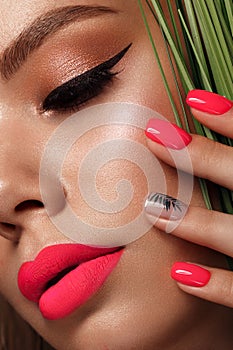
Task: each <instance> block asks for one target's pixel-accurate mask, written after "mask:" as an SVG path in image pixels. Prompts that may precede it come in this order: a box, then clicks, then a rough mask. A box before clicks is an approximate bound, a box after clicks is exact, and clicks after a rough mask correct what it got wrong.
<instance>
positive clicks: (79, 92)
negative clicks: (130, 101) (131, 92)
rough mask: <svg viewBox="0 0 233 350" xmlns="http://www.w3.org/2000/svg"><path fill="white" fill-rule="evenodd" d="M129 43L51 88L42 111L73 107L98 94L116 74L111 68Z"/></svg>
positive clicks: (62, 109) (126, 49) (64, 109)
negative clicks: (107, 58) (106, 58)
mask: <svg viewBox="0 0 233 350" xmlns="http://www.w3.org/2000/svg"><path fill="white" fill-rule="evenodd" d="M131 45H132V44H130V45H128V46H127V47H126V48H124V49H123V50H122V51H120V52H119V53H118V54H117V55H115V56H114V57H112V58H110V59H109V60H107V61H105V62H103V63H101V64H99V65H98V66H96V67H94V68H92V69H90V70H88V71H86V72H85V73H83V74H81V75H78V76H77V77H75V78H73V79H71V80H69V81H68V82H67V83H65V84H63V85H61V86H59V87H57V88H56V89H55V90H53V91H52V92H51V93H50V94H49V95H48V96H47V97H46V99H45V100H44V102H43V106H42V110H43V112H46V111H61V112H62V111H67V110H69V109H75V108H78V107H79V106H80V105H83V104H84V103H85V102H87V101H89V100H90V99H92V98H93V97H96V96H98V95H100V94H101V92H102V91H103V89H104V87H105V86H106V85H107V84H108V83H110V82H112V80H113V77H114V76H116V75H117V74H118V73H113V72H112V69H113V68H114V67H115V65H116V64H117V63H118V62H119V61H120V60H121V59H122V58H123V57H124V55H125V54H126V52H127V51H128V50H129V48H130V46H131Z"/></svg>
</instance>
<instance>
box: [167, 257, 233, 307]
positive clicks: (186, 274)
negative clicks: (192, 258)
mask: <svg viewBox="0 0 233 350" xmlns="http://www.w3.org/2000/svg"><path fill="white" fill-rule="evenodd" d="M171 277H172V278H173V279H174V280H175V281H177V282H178V286H179V287H180V288H181V289H182V290H183V291H184V292H186V293H189V294H192V295H195V296H197V297H199V298H202V299H206V300H209V301H211V302H215V303H217V304H221V305H225V306H228V307H231V308H232V307H233V273H232V272H231V271H225V270H221V269H217V268H210V267H206V266H200V265H195V264H191V263H186V262H176V263H175V264H174V265H173V266H172V269H171Z"/></svg>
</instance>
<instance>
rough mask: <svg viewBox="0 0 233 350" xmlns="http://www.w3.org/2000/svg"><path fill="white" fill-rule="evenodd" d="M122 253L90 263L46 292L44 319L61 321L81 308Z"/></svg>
mask: <svg viewBox="0 0 233 350" xmlns="http://www.w3.org/2000/svg"><path fill="white" fill-rule="evenodd" d="M122 253H123V249H121V250H119V251H117V252H115V253H110V254H107V255H104V256H101V257H99V258H96V259H93V260H90V261H87V262H85V263H82V264H81V265H79V266H78V267H77V268H76V269H74V270H72V271H71V272H69V273H68V274H67V275H65V276H64V277H63V278H62V279H61V280H60V281H59V282H57V283H56V284H55V285H54V286H52V287H50V288H49V289H48V290H46V291H45V292H44V293H43V294H42V296H41V297H40V300H39V308H40V311H41V313H42V315H43V317H44V318H46V319H48V320H58V319H61V318H64V317H67V316H69V315H70V314H71V313H72V312H74V311H75V310H76V309H77V308H79V307H80V306H82V305H83V304H84V303H85V302H87V300H88V299H90V298H91V296H92V295H93V294H95V293H96V292H97V291H98V290H99V289H100V287H101V286H102V285H103V283H104V282H105V280H106V279H107V277H108V276H109V275H110V274H111V272H112V271H113V270H114V268H115V267H116V265H117V263H118V262H119V260H120V258H121V255H122Z"/></svg>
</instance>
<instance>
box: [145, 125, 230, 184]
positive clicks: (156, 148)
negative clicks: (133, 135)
mask: <svg viewBox="0 0 233 350" xmlns="http://www.w3.org/2000/svg"><path fill="white" fill-rule="evenodd" d="M145 134H146V136H147V139H148V147H149V149H150V150H151V151H152V152H153V153H154V154H155V155H156V156H157V157H158V158H159V159H161V160H162V161H164V162H165V163H167V164H169V165H171V166H173V167H175V168H178V169H180V170H182V171H185V172H188V173H192V174H194V175H196V176H199V177H202V178H205V179H208V180H210V181H212V182H215V183H218V184H220V185H222V186H224V187H227V188H229V189H233V181H232V179H233V148H232V147H229V146H226V145H223V144H221V143H218V142H215V141H212V140H209V139H207V138H205V137H203V136H199V135H194V134H192V135H190V134H188V133H186V131H184V130H183V129H181V128H179V127H178V126H177V125H175V124H172V123H170V122H167V121H164V120H160V119H150V120H149V122H148V124H147V127H146V132H145ZM187 159H190V161H187Z"/></svg>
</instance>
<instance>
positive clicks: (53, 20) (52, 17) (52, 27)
mask: <svg viewBox="0 0 233 350" xmlns="http://www.w3.org/2000/svg"><path fill="white" fill-rule="evenodd" d="M117 12H118V11H116V10H115V9H111V8H109V7H106V6H86V5H80V6H65V7H62V8H58V9H54V10H50V11H48V12H47V13H45V14H43V15H41V16H40V17H38V18H37V19H36V20H34V21H33V22H32V23H31V24H30V25H29V27H27V28H25V29H24V30H23V31H22V33H21V34H19V36H18V37H17V38H16V39H15V40H14V41H13V42H12V43H11V44H10V45H9V46H8V47H7V48H6V49H5V50H4V52H3V54H2V55H1V57H0V74H1V76H2V78H3V80H9V79H10V78H11V77H12V76H13V75H14V74H15V73H16V72H17V71H18V70H19V68H20V67H21V66H22V65H23V63H24V62H25V61H26V60H27V58H28V56H29V55H30V54H31V53H32V52H33V51H35V50H36V49H37V48H39V47H40V46H41V45H42V44H43V43H44V41H45V39H47V38H48V37H49V36H50V35H52V34H54V33H55V32H57V31H58V30H60V29H61V28H63V27H65V26H67V25H69V24H71V23H73V22H75V21H76V20H79V21H82V20H86V19H90V18H93V17H97V16H101V15H103V14H116V13H117Z"/></svg>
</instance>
